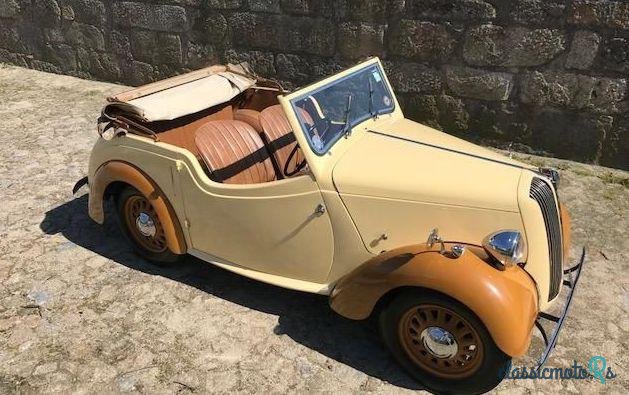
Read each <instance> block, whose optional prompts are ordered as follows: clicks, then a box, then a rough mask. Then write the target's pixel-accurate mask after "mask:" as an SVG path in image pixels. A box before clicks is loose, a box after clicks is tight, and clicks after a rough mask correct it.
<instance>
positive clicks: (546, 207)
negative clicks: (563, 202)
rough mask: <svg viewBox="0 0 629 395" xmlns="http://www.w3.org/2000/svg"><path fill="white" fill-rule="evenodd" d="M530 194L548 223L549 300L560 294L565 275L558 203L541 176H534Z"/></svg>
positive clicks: (546, 223) (545, 222)
mask: <svg viewBox="0 0 629 395" xmlns="http://www.w3.org/2000/svg"><path fill="white" fill-rule="evenodd" d="M529 196H530V197H531V198H532V199H534V200H535V201H536V202H537V204H539V207H540V209H541V210H542V215H543V216H544V224H545V225H546V238H547V239H548V249H549V255H550V256H549V260H550V289H549V291H548V300H551V299H553V298H554V297H555V296H557V295H558V294H559V289H560V288H561V281H562V276H563V263H562V246H561V224H560V222H559V213H558V212H557V203H556V202H555V195H554V194H553V190H552V189H551V187H550V186H549V185H548V183H546V182H544V181H543V180H542V179H540V178H537V177H536V178H533V181H532V182H531V191H530V193H529Z"/></svg>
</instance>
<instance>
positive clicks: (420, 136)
mask: <svg viewBox="0 0 629 395" xmlns="http://www.w3.org/2000/svg"><path fill="white" fill-rule="evenodd" d="M375 63H378V64H379V60H377V59H372V60H369V61H367V62H365V63H362V64H360V65H357V66H355V67H353V68H350V69H348V70H346V71H344V72H342V73H340V74H337V75H335V76H333V77H330V78H328V79H325V80H322V81H320V82H318V83H316V84H314V85H311V86H309V87H308V88H306V90H310V89H316V88H317V87H320V86H323V85H325V84H327V83H329V82H330V81H333V80H334V79H337V78H342V77H343V76H345V75H349V74H350V73H352V72H354V71H356V70H359V69H360V68H362V67H365V65H369V64H375ZM385 78H386V77H385ZM303 92H304V91H303V90H302V91H297V92H295V93H293V94H290V95H286V96H280V97H279V102H280V104H282V106H283V108H284V110H285V113H286V116H287V117H288V119H289V121H290V123H291V125H292V126H293V130H294V131H295V136H296V139H297V142H298V144H299V145H300V146H301V147H306V149H304V150H303V151H304V153H305V157H306V160H307V162H308V166H309V169H310V172H309V173H308V174H304V175H301V176H298V177H293V178H287V179H283V180H278V181H274V182H269V183H263V184H248V185H247V184H238V185H235V184H223V183H217V182H214V181H212V180H210V178H209V177H208V176H207V175H206V173H205V172H204V170H203V168H202V166H201V164H200V162H199V160H198V159H197V158H196V157H195V156H194V155H193V154H192V153H191V152H190V151H188V150H186V149H183V148H180V147H177V146H174V145H171V144H167V143H164V142H160V141H154V140H153V139H151V138H149V137H146V136H140V135H136V134H132V133H127V134H123V135H120V136H117V137H115V138H113V139H111V140H105V139H103V138H100V139H99V140H98V141H97V143H96V145H95V147H94V149H93V151H92V155H91V159H90V165H89V175H88V177H89V182H90V185H91V186H92V187H93V186H94V185H97V184H98V183H99V175H98V174H99V170H101V169H103V168H104V167H106V166H107V164H108V163H112V162H121V163H125V164H128V165H129V166H131V167H134V168H137V169H139V170H140V171H141V172H142V173H143V174H144V175H146V177H147V179H148V180H150V182H152V183H154V184H155V185H156V186H158V187H159V188H158V189H159V190H160V191H161V193H162V194H163V196H164V198H165V200H167V201H168V202H169V204H170V206H171V208H170V209H171V210H172V218H171V219H172V220H173V221H176V222H178V224H177V225H178V228H180V229H181V232H182V235H181V237H182V239H183V240H185V249H184V250H185V252H187V253H189V254H191V255H193V256H196V257H198V258H200V259H202V260H205V261H207V262H211V263H213V264H215V265H217V266H220V267H223V268H225V269H227V270H231V271H233V272H236V273H239V274H241V275H244V276H247V277H250V278H254V279H257V280H260V281H264V282H267V283H270V284H274V285H278V286H281V287H286V288H290V289H295V290H300V291H305V292H312V293H319V294H324V295H329V294H331V293H332V292H333V289H334V287H335V285H337V284H338V283H339V281H340V280H342V279H345V280H344V281H346V282H347V281H349V280H347V279H348V278H349V277H347V275H348V274H350V273H352V272H353V271H356V270H357V269H358V268H360V267H361V266H362V265H363V264H365V263H366V262H369V261H371V260H373V259H374V258H377V257H378V256H380V255H381V254H382V253H383V252H385V251H394V250H396V249H401V248H402V249H403V248H406V247H413V246H425V243H426V240H427V237H428V235H429V233H430V231H431V230H432V229H433V228H438V229H439V234H440V235H441V236H442V237H443V238H444V239H445V240H446V241H448V242H451V243H462V244H463V245H470V246H472V247H473V246H480V245H481V242H482V239H483V238H484V237H485V236H487V235H488V234H489V233H491V232H494V231H497V230H501V229H514V230H518V231H521V232H522V233H523V234H524V235H525V236H526V240H527V244H528V259H527V263H526V266H525V269H524V270H523V269H521V268H519V267H514V268H511V269H510V270H511V271H510V272H509V274H508V276H516V277H518V280H517V283H518V284H520V285H521V287H524V288H523V289H529V290H530V291H527V292H529V294H530V295H529V296H528V298H530V300H528V299H527V300H526V301H524V302H522V306H520V307H521V308H522V309H525V310H526V311H524V310H523V311H522V313H521V314H520V315H518V317H521V316H526V317H528V318H527V319H526V322H522V323H521V324H522V325H521V326H522V328H523V329H522V330H521V332H522V334H519V335H518V336H519V338H518V344H517V346H507V345H505V346H504V348H503V349H504V350H505V352H508V353H510V355H516V354H522V353H523V352H524V351H525V350H526V347H528V342H529V340H530V334H531V328H532V326H533V321H534V319H535V316H536V314H537V312H538V311H541V310H545V309H547V308H548V307H549V306H550V305H551V303H552V302H553V301H552V300H551V301H548V300H547V298H546V297H545V295H547V294H548V287H549V270H548V265H549V264H548V260H549V258H548V256H549V253H548V245H547V240H546V229H545V227H544V220H543V218H542V217H541V213H540V209H539V206H537V205H536V203H535V202H534V201H532V200H531V199H529V198H528V194H529V188H530V184H531V179H532V178H533V177H543V176H541V175H539V174H537V173H534V171H533V170H534V169H532V168H531V167H530V166H527V165H524V164H522V163H519V162H516V161H514V160H512V159H509V158H507V157H504V156H502V155H499V154H497V153H495V152H493V151H490V150H487V149H485V148H482V147H479V146H476V145H474V144H471V143H468V142H466V141H464V140H461V139H458V138H455V137H453V136H450V135H448V134H446V133H442V132H439V131H436V130H434V129H431V128H429V127H427V126H424V125H421V124H419V123H416V122H413V121H411V120H408V119H405V118H404V115H403V113H402V111H401V109H400V106H399V104H398V103H397V100H396V99H395V98H393V100H394V103H395V110H394V111H393V112H392V113H390V114H386V115H380V116H378V117H376V118H373V119H368V120H366V121H364V122H362V123H361V124H359V125H357V126H355V127H354V128H353V129H352V130H351V134H349V135H348V136H347V137H343V138H340V139H339V140H338V141H337V142H336V143H335V144H334V146H333V147H332V148H331V149H330V151H329V152H327V153H326V154H324V155H317V154H315V153H314V152H312V151H311V150H309V149H307V147H308V141H307V140H306V137H305V135H304V134H303V133H301V132H300V131H301V128H300V124H299V120H298V119H297V116H296V114H295V113H294V112H293V111H292V107H291V100H292V99H294V98H296V97H299V96H300V95H303ZM102 207H103V196H102V195H101V196H91V197H90V207H89V209H90V215H91V216H92V218H94V219H95V220H96V221H97V222H101V223H102V221H103V208H102ZM413 248H414V247H413ZM429 250H434V251H435V252H434V256H438V255H439V253H438V252H437V251H438V250H439V248H438V246H435V247H434V248H429ZM472 250H473V248H470V251H472ZM479 250H480V249H479ZM470 251H466V252H465V254H464V256H463V257H464V258H465V259H470V260H474V261H475V262H482V260H480V259H479V258H478V257H477V256H476V255H474V254H473V253H472V252H470ZM482 263H483V264H486V263H484V262H482ZM488 273H493V274H492V275H491V276H493V277H491V278H490V280H489V281H494V280H495V281H502V280H501V279H500V276H502V274H501V272H500V271H498V270H495V269H492V271H488ZM509 281H511V280H509ZM522 284H524V285H522ZM529 284H531V285H529ZM504 289H508V287H506V288H504ZM531 289H532V290H531ZM518 292H520V291H518ZM497 297H500V295H499V294H497ZM531 301H533V302H531ZM462 302H464V303H465V302H466V301H462ZM487 303H491V301H487ZM515 303H519V302H518V301H515ZM531 303H534V304H535V306H532V305H531ZM333 307H334V305H333ZM479 314H480V313H479ZM496 314H497V315H500V314H502V312H496ZM531 317H532V318H531ZM481 318H482V317H481ZM504 336H508V335H504ZM523 345H524V346H523ZM509 347H511V348H509ZM523 347H524V348H523Z"/></svg>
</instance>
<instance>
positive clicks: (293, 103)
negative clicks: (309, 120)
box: [290, 62, 397, 156]
mask: <svg viewBox="0 0 629 395" xmlns="http://www.w3.org/2000/svg"><path fill="white" fill-rule="evenodd" d="M369 69H376V70H377V71H378V72H379V73H380V75H381V77H382V85H383V87H384V89H385V91H386V93H387V94H388V96H389V97H390V98H391V106H390V107H389V108H385V109H378V110H375V112H374V114H370V113H366V114H364V115H363V116H361V117H359V118H356V119H351V117H350V119H349V123H348V124H347V126H346V127H347V130H348V131H351V130H352V129H353V128H355V127H356V126H358V125H360V124H361V123H363V122H365V121H366V120H368V119H372V118H375V117H378V116H380V115H386V114H391V113H393V112H395V110H396V106H397V101H396V100H395V96H394V95H393V90H392V89H391V86H390V85H389V81H388V78H387V76H386V74H385V72H384V69H383V67H382V65H381V64H380V62H373V63H371V62H370V63H369V64H366V65H364V66H363V67H361V68H360V69H358V70H355V71H353V72H351V73H349V74H346V75H343V76H340V77H338V78H335V79H333V80H332V81H329V82H328V83H326V84H324V85H321V86H317V87H316V88H312V89H308V87H306V88H303V89H302V90H301V91H302V93H300V94H299V96H296V97H293V98H291V99H290V106H291V109H292V111H293V113H294V114H295V116H296V117H297V121H298V122H299V126H300V128H301V133H303V135H304V137H305V138H306V141H307V142H308V145H309V146H310V150H311V151H312V152H313V153H315V154H316V155H318V156H323V155H325V154H327V153H328V152H329V151H330V149H331V148H332V146H334V145H335V144H336V142H337V141H339V140H340V139H341V137H343V136H346V133H338V134H337V135H336V136H335V137H334V138H332V139H331V140H330V141H328V142H327V143H326V144H325V145H324V146H323V147H321V149H320V150H319V149H317V148H316V147H315V146H314V145H313V142H312V139H311V138H310V136H308V133H307V131H306V130H307V126H306V124H305V122H304V121H303V120H302V118H301V117H300V116H299V110H298V109H299V107H298V106H297V102H299V101H301V100H303V99H305V98H307V97H309V96H312V95H314V94H317V93H319V92H321V91H323V90H325V89H328V88H330V87H331V86H334V85H336V84H339V83H342V82H343V81H346V80H348V79H351V78H353V77H355V76H357V75H359V74H361V73H365V72H368V70H369Z"/></svg>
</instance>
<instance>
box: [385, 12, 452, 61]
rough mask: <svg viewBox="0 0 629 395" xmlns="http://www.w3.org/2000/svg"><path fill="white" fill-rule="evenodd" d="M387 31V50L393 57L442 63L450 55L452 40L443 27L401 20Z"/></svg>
mask: <svg viewBox="0 0 629 395" xmlns="http://www.w3.org/2000/svg"><path fill="white" fill-rule="evenodd" d="M389 29H390V37H389V39H388V41H389V50H390V53H391V54H393V55H398V56H402V57H405V58H410V59H416V60H420V61H431V60H435V61H443V60H446V59H448V58H449V57H450V55H451V54H452V50H453V48H454V43H455V42H454V38H453V37H452V35H451V34H450V33H449V32H448V29H447V28H446V27H445V26H444V25H439V24H436V23H433V22H423V21H416V20H408V19H403V20H401V21H399V22H398V23H396V24H394V25H391V26H389Z"/></svg>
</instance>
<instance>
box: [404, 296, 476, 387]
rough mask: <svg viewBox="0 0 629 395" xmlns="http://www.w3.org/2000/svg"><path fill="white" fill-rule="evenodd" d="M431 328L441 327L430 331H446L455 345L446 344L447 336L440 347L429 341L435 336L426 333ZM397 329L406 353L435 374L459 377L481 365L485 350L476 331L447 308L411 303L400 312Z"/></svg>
mask: <svg viewBox="0 0 629 395" xmlns="http://www.w3.org/2000/svg"><path fill="white" fill-rule="evenodd" d="M431 328H439V329H440V330H441V332H440V331H434V332H433V335H434V334H435V333H436V334H444V332H445V333H447V334H449V335H450V336H452V340H453V341H454V346H453V345H452V344H449V342H448V341H447V340H449V339H447V336H446V339H444V342H442V347H441V346H439V347H434V345H435V343H434V342H431V340H432V339H434V337H433V338H431V337H430V336H428V334H429V333H430V331H431ZM398 329H399V331H398V332H399V333H398V335H399V339H400V344H401V345H402V349H403V350H404V352H405V353H406V355H408V357H409V358H410V359H411V361H412V362H413V363H414V364H415V365H417V366H418V367H420V368H421V369H423V370H425V371H427V372H429V373H431V374H433V375H435V376H437V377H442V378H447V379H462V378H465V377H469V376H471V375H473V374H474V373H475V372H476V371H477V370H478V369H479V368H480V365H481V362H482V360H483V352H484V350H483V344H482V342H481V340H480V336H479V335H478V332H477V331H476V329H474V327H472V326H471V325H470V323H469V322H468V321H467V320H466V319H464V318H463V317H461V316H460V315H459V314H457V313H455V312H454V311H452V310H450V309H448V308H445V307H442V306H437V305H419V306H414V307H412V308H411V309H409V310H407V311H406V312H405V313H404V314H403V315H402V318H401V319H400V323H399V326H398ZM431 346H432V349H431ZM454 347H456V349H454ZM451 354H453V355H451Z"/></svg>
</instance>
